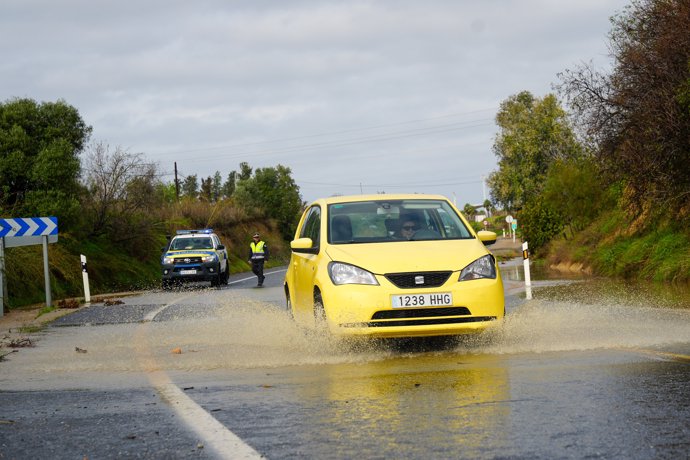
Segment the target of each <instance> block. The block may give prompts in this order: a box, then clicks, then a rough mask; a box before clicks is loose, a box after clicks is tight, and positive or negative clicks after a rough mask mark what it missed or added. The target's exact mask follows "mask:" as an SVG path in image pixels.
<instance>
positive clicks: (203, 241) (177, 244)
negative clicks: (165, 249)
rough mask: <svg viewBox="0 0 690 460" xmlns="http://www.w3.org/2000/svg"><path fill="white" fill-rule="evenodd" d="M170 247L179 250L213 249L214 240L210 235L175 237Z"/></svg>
mask: <svg viewBox="0 0 690 460" xmlns="http://www.w3.org/2000/svg"><path fill="white" fill-rule="evenodd" d="M170 249H173V250H176V251H179V250H182V249H213V242H212V241H211V238H209V237H203V236H200V237H195V238H175V239H174V240H173V242H172V244H171V245H170Z"/></svg>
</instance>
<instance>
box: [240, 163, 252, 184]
mask: <svg viewBox="0 0 690 460" xmlns="http://www.w3.org/2000/svg"><path fill="white" fill-rule="evenodd" d="M251 177H252V167H251V166H249V163H247V162H246V161H243V162H242V163H240V172H239V174H238V175H237V180H238V181H245V180H249V179H250V178H251Z"/></svg>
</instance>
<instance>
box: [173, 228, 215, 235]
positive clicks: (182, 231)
mask: <svg viewBox="0 0 690 460" xmlns="http://www.w3.org/2000/svg"><path fill="white" fill-rule="evenodd" d="M192 233H205V234H207V235H210V234H211V233H213V229H212V228H203V229H201V230H178V231H177V234H178V235H190V234H192Z"/></svg>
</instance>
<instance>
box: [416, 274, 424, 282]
mask: <svg viewBox="0 0 690 460" xmlns="http://www.w3.org/2000/svg"><path fill="white" fill-rule="evenodd" d="M414 284H424V277H423V276H422V275H417V276H415V277H414Z"/></svg>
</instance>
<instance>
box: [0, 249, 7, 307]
mask: <svg viewBox="0 0 690 460" xmlns="http://www.w3.org/2000/svg"><path fill="white" fill-rule="evenodd" d="M6 285H7V282H6V281H5V238H4V237H1V238H0V317H2V316H3V315H4V314H5V296H6V295H7V292H6V291H7V290H6V289H5V286H6Z"/></svg>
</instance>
